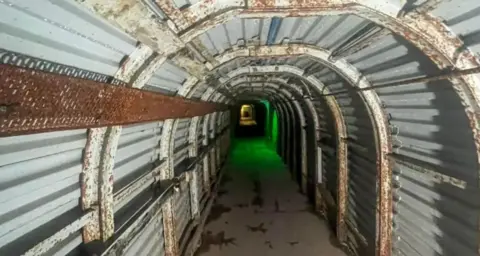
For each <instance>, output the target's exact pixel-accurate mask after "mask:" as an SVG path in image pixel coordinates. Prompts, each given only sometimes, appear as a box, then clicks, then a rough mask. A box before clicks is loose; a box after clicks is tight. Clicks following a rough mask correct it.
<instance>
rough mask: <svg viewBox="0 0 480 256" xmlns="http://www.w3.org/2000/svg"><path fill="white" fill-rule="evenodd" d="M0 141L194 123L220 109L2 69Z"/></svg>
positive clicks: (161, 96) (29, 71)
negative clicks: (166, 122) (11, 137)
mask: <svg viewBox="0 0 480 256" xmlns="http://www.w3.org/2000/svg"><path fill="white" fill-rule="evenodd" d="M0 82H1V84H0V86H1V87H0V88H1V90H2V94H1V98H0V105H2V106H3V109H4V111H3V113H1V116H2V125H1V126H0V136H7V135H18V134H27V133H38V132H47V131H56V130H65V129H78V128H91V127H101V126H107V125H123V124H132V123H140V122H148V121H156V120H165V119H168V118H179V117H193V116H200V115H205V114H207V113H210V112H214V111H218V110H225V109H227V107H226V106H222V105H219V104H212V103H205V102H203V103H202V102H195V101H190V100H186V99H183V98H180V97H169V96H165V95H162V94H158V93H152V92H147V91H141V90H136V89H130V88H122V87H115V86H112V85H108V84H103V83H98V82H92V81H88V80H82V79H77V78H70V77H66V76H60V75H54V74H50V73H45V72H40V71H32V70H28V69H24V68H18V67H13V66H8V65H1V66H0Z"/></svg>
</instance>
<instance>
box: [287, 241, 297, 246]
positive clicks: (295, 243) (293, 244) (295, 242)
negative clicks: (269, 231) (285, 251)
mask: <svg viewBox="0 0 480 256" xmlns="http://www.w3.org/2000/svg"><path fill="white" fill-rule="evenodd" d="M288 243H289V244H290V245H291V246H295V245H297V244H298V243H299V242H298V241H293V242H288Z"/></svg>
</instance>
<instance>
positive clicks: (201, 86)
mask: <svg viewBox="0 0 480 256" xmlns="http://www.w3.org/2000/svg"><path fill="white" fill-rule="evenodd" d="M207 88H208V86H207V85H206V84H204V83H201V84H199V85H198V86H196V87H195V91H194V93H193V94H192V97H191V98H192V99H197V100H199V99H201V98H202V95H203V94H204V93H205V91H207Z"/></svg>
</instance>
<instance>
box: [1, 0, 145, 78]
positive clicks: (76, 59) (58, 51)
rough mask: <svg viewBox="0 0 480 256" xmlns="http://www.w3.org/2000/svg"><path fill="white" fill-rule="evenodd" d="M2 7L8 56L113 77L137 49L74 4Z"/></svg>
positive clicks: (24, 2) (21, 1)
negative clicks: (62, 65) (10, 53)
mask: <svg viewBox="0 0 480 256" xmlns="http://www.w3.org/2000/svg"><path fill="white" fill-rule="evenodd" d="M0 7H1V8H0V30H1V31H2V33H0V48H3V49H5V50H8V51H12V52H17V53H22V54H25V55H28V56H31V57H35V58H39V59H44V60H47V61H50V62H55V63H61V64H64V65H70V66H74V67H77V68H80V69H84V70H90V71H95V72H98V73H100V74H105V75H110V76H112V75H113V74H114V73H115V72H116V71H117V70H118V67H119V63H120V61H121V60H122V59H123V58H124V57H125V56H126V55H129V54H130V53H131V52H132V51H133V50H134V49H135V45H136V40H134V39H132V38H131V37H129V36H127V35H126V34H124V33H122V32H120V31H119V30H117V29H116V28H114V27H112V26H111V25H109V24H108V23H106V22H104V21H103V20H101V19H99V18H97V17H95V16H94V15H93V14H91V13H90V12H87V11H86V10H84V9H83V8H82V7H80V6H79V5H78V4H77V3H76V2H74V1H48V0H38V1H33V2H32V1H29V0H16V1H2V2H0ZM45 69H48V67H45Z"/></svg>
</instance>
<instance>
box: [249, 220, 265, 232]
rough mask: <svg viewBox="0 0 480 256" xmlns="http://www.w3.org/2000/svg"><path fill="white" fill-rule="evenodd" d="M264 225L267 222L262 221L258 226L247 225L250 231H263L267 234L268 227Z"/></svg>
mask: <svg viewBox="0 0 480 256" xmlns="http://www.w3.org/2000/svg"><path fill="white" fill-rule="evenodd" d="M264 225H265V224H264V223H263V222H262V223H260V224H259V225H258V226H256V227H255V226H249V225H247V228H248V231H250V232H262V233H263V234H265V233H266V232H267V230H268V229H266V228H265V227H264Z"/></svg>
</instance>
